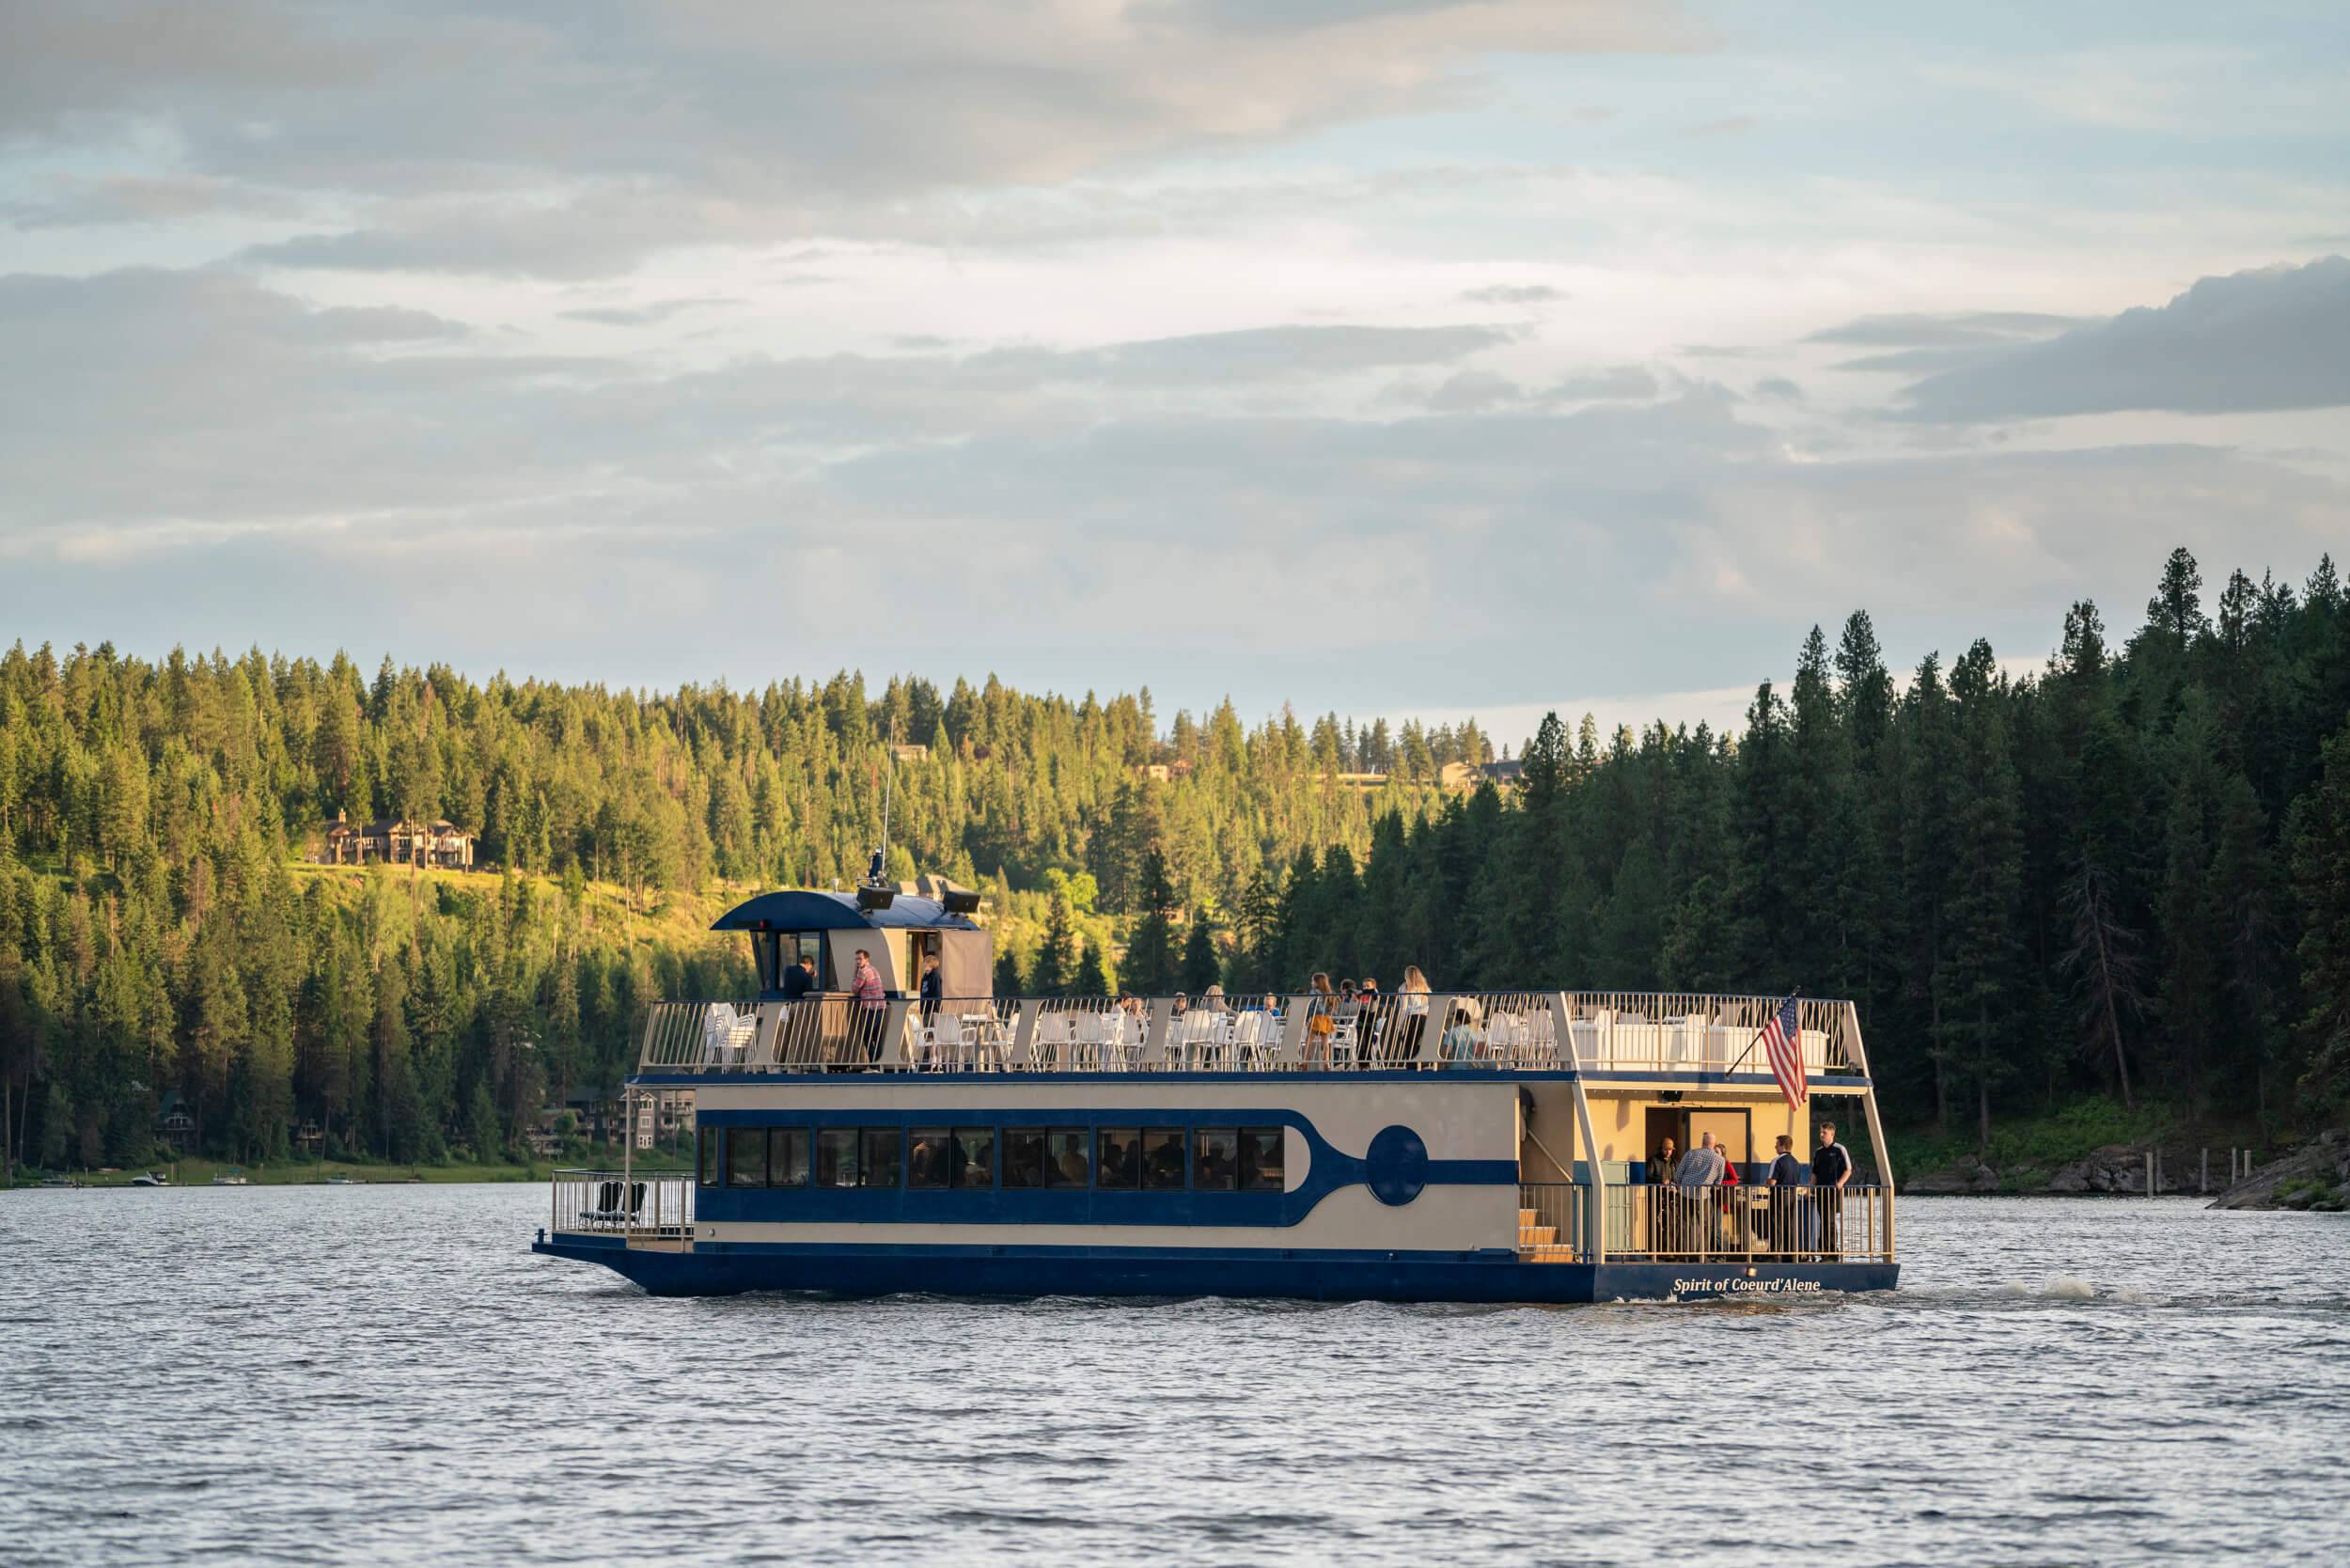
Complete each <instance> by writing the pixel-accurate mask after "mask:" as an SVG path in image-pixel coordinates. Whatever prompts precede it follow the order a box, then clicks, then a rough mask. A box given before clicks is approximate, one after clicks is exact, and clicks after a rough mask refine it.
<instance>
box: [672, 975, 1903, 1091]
mask: <svg viewBox="0 0 2350 1568" xmlns="http://www.w3.org/2000/svg"><path fill="white" fill-rule="evenodd" d="M1777 1005H1778V998H1776V997H1770V996H1696V995H1689V994H1672V993H1647V994H1636V993H1625V992H1573V991H1481V992H1436V993H1420V994H1399V993H1392V992H1390V993H1385V994H1381V995H1378V996H1363V997H1357V998H1353V999H1349V998H1345V997H1340V996H1326V995H1325V996H1315V995H1312V994H1306V993H1286V994H1275V995H1271V996H1245V997H1224V996H1216V997H1199V998H1192V997H1186V996H1151V997H1133V996H1128V997H1109V996H971V997H948V998H945V999H943V1000H936V1001H923V1000H920V999H917V998H910V997H902V996H892V997H888V998H886V999H885V1000H881V1001H870V1002H868V1001H859V1000H857V999H856V998H854V997H851V996H840V995H836V994H826V995H817V996H806V997H803V998H801V999H799V1000H797V1001H791V1002H784V1001H766V1002H760V1003H757V1004H750V1003H734V1002H657V1003H655V1004H653V1006H652V1007H651V1008H650V1010H649V1011H648V1012H647V1015H646V1019H645V1035H644V1049H643V1052H642V1054H641V1057H640V1060H639V1066H640V1069H641V1070H644V1071H648V1072H722V1071H723V1072H755V1073H757V1072H790V1073H809V1072H838V1071H882V1072H922V1073H932V1072H935V1073H1018V1072H1060V1073H1154V1072H1219V1073H1274V1072H1298V1071H1343V1070H1350V1069H1381V1070H1406V1069H1408V1070H1418V1071H1427V1072H1442V1071H1451V1070H1469V1069H1479V1068H1483V1069H1506V1070H1515V1071H1537V1070H1559V1069H1563V1068H1569V1067H1580V1068H1583V1069H1586V1070H1605V1071H1631V1072H1655V1073H1660V1074H1688V1073H1717V1074H1718V1073H1726V1072H1731V1071H1738V1072H1745V1073H1756V1074H1763V1073H1767V1072H1768V1071H1769V1070H1770V1064H1769V1059H1768V1057H1767V1054H1766V1053H1765V1051H1764V1050H1763V1046H1762V1045H1761V1043H1759V1042H1758V1041H1757V1038H1756V1036H1757V1032H1758V1030H1759V1029H1760V1028H1761V1027H1762V1024H1763V1020H1764V1019H1766V1018H1767V1017H1769V1016H1770V1014H1771V1012H1772V1011H1773V1009H1774V1008H1775V1007H1776V1006H1777ZM1798 1008H1799V1010H1800V1024H1801V1032H1802V1043H1803V1055H1804V1062H1805V1068H1806V1073H1807V1075H1820V1074H1839V1073H1851V1072H1855V1071H1857V1068H1855V1067H1854V1066H1853V1065H1852V1064H1853V1063H1854V1062H1856V1061H1858V1060H1862V1059H1865V1058H1863V1057H1862V1056H1861V1055H1860V1053H1859V1051H1858V1050H1857V1029H1858V1025H1857V1021H1856V1017H1855V1014H1854V1011H1853V1008H1852V1004H1850V1003H1849V1002H1840V1001H1819V1000H1808V1001H1802V1002H1799V1003H1798Z"/></svg>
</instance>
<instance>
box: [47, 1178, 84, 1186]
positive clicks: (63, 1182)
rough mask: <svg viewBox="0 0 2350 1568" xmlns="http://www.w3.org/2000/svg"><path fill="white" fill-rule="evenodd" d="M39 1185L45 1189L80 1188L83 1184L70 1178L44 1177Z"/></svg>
mask: <svg viewBox="0 0 2350 1568" xmlns="http://www.w3.org/2000/svg"><path fill="white" fill-rule="evenodd" d="M40 1185H42V1186H44V1187H78V1186H80V1185H81V1183H79V1182H77V1181H75V1180H74V1179H73V1178H72V1177H71V1176H44V1177H42V1178H41V1180H40Z"/></svg>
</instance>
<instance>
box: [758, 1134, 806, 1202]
mask: <svg viewBox="0 0 2350 1568" xmlns="http://www.w3.org/2000/svg"><path fill="white" fill-rule="evenodd" d="M767 1184H768V1185H769V1186H771V1187H804V1186H806V1185H807V1128H806V1127H770V1128H768V1129H767Z"/></svg>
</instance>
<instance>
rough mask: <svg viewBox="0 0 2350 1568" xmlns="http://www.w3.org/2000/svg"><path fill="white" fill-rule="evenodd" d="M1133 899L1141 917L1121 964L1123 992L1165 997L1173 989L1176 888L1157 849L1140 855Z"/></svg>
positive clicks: (1165, 861)
mask: <svg viewBox="0 0 2350 1568" xmlns="http://www.w3.org/2000/svg"><path fill="white" fill-rule="evenodd" d="M1135 886H1136V903H1137V906H1138V907H1139V908H1140V910H1141V911H1142V917H1141V918H1140V919H1139V920H1137V921H1136V923H1135V930H1134V934H1133V936H1132V937H1130V938H1129V939H1128V940H1127V943H1126V962H1125V964H1123V965H1122V968H1123V970H1124V978H1125V983H1126V989H1127V990H1129V991H1132V992H1134V993H1136V995H1139V996H1167V994H1169V993H1171V992H1172V991H1174V989H1175V970H1176V949H1175V927H1174V923H1173V920H1172V918H1171V911H1172V910H1173V907H1174V903H1175V889H1174V888H1173V887H1172V886H1169V884H1168V882H1167V857H1166V856H1165V855H1161V854H1160V853H1159V850H1158V846H1156V845H1155V844H1154V845H1152V847H1151V848H1149V849H1148V850H1145V851H1144V852H1143V855H1142V865H1141V870H1140V871H1139V872H1138V873H1137V874H1136V879H1135Z"/></svg>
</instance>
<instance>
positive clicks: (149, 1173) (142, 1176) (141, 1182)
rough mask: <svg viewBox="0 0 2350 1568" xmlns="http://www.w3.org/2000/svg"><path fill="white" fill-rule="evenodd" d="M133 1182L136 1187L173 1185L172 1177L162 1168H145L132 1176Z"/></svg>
mask: <svg viewBox="0 0 2350 1568" xmlns="http://www.w3.org/2000/svg"><path fill="white" fill-rule="evenodd" d="M131 1184H132V1185H133V1186H134V1187H167V1186H169V1185H171V1177H170V1176H169V1175H168V1174H166V1173H165V1172H164V1171H161V1170H145V1171H141V1172H140V1173H139V1174H138V1175H136V1176H133V1177H132V1178H131Z"/></svg>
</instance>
